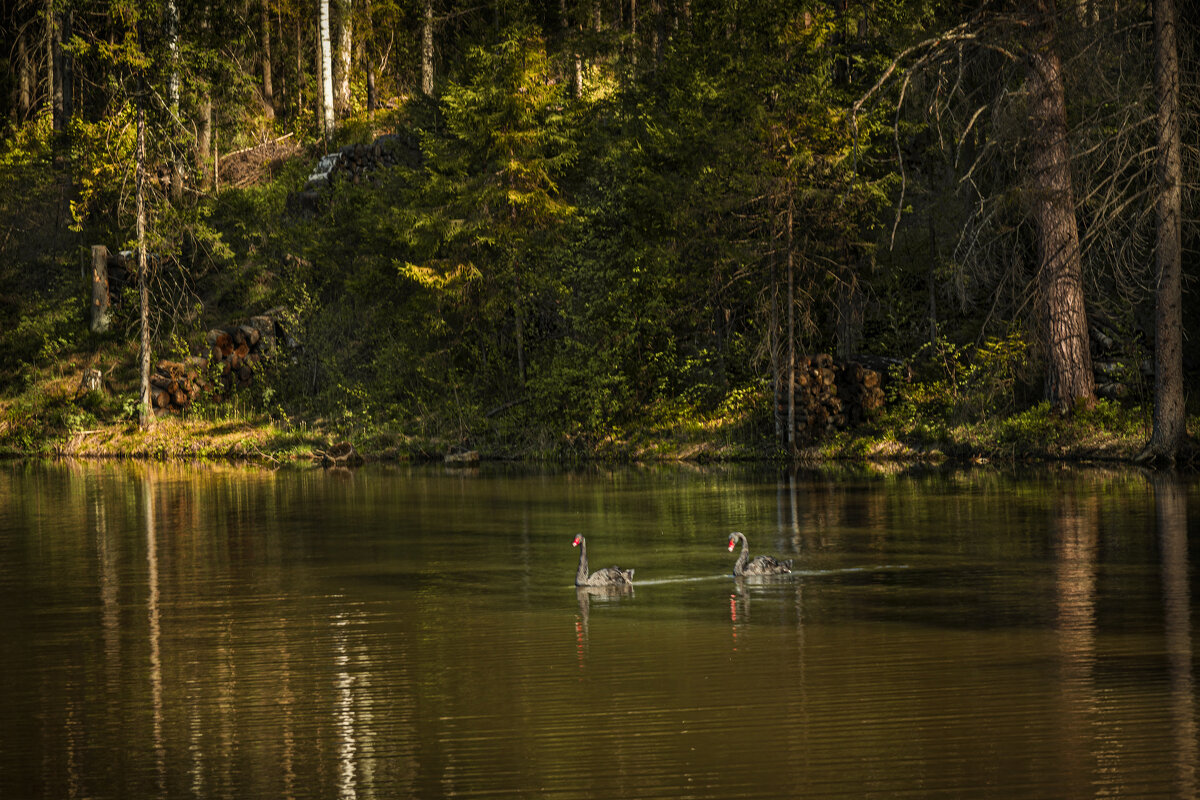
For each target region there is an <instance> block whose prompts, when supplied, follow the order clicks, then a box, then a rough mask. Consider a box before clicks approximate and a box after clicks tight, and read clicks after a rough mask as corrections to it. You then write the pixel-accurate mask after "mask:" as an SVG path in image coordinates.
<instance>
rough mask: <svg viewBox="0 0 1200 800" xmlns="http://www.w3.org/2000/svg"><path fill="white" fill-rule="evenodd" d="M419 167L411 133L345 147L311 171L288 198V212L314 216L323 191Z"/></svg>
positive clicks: (419, 158) (415, 141) (396, 134)
mask: <svg viewBox="0 0 1200 800" xmlns="http://www.w3.org/2000/svg"><path fill="white" fill-rule="evenodd" d="M420 163H421V147H420V143H419V142H418V141H417V138H416V136H415V134H413V133H412V132H411V131H401V132H399V133H388V134H384V135H383V136H380V137H379V138H377V139H376V140H375V141H373V142H371V143H370V144H362V143H359V144H348V145H346V146H345V147H343V148H342V149H340V150H335V151H334V152H332V153H326V154H325V155H324V156H322V157H321V159H320V161H318V162H317V164H316V166H314V167H313V170H312V172H311V173H310V174H309V176H308V180H307V181H306V182H305V184H304V188H303V189H301V190H300V191H298V192H291V193H290V194H289V195H288V199H287V206H288V210H289V211H291V212H293V213H312V212H315V211H316V210H317V209H318V207H319V205H320V202H321V198H322V197H323V196H325V195H326V192H325V191H324V190H326V189H331V188H333V187H335V186H336V185H337V184H339V183H362V182H363V181H366V180H370V179H371V177H372V173H373V172H375V170H377V169H379V168H381V167H393V166H396V165H398V164H402V165H405V166H409V167H416V166H418V165H419V164H420Z"/></svg>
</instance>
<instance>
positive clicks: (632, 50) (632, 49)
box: [629, 0, 638, 72]
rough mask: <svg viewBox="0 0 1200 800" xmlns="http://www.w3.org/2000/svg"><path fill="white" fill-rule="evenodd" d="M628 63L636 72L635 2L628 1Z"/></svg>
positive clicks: (636, 30)
mask: <svg viewBox="0 0 1200 800" xmlns="http://www.w3.org/2000/svg"><path fill="white" fill-rule="evenodd" d="M629 63H630V65H631V66H632V67H633V70H634V72H637V63H638V29H637V0H629Z"/></svg>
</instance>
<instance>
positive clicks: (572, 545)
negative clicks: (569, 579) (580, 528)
mask: <svg viewBox="0 0 1200 800" xmlns="http://www.w3.org/2000/svg"><path fill="white" fill-rule="evenodd" d="M731 546H732V545H731ZM571 547H579V537H575V541H573V542H571Z"/></svg>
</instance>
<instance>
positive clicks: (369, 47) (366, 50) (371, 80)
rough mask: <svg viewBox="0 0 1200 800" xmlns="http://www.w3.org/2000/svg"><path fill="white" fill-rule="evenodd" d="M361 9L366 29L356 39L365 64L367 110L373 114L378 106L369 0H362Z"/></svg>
mask: <svg viewBox="0 0 1200 800" xmlns="http://www.w3.org/2000/svg"><path fill="white" fill-rule="evenodd" d="M363 11H364V12H365V13H364V14H363V18H364V19H366V21H367V29H366V30H365V31H363V33H362V35H361V36H359V37H358V41H359V46H361V47H362V55H363V61H364V62H365V63H366V66H367V112H368V113H370V114H372V115H373V114H374V113H375V109H376V108H378V107H379V98H378V97H377V96H376V94H375V22H374V20H373V19H372V18H371V0H364V2H363Z"/></svg>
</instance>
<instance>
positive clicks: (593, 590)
mask: <svg viewBox="0 0 1200 800" xmlns="http://www.w3.org/2000/svg"><path fill="white" fill-rule="evenodd" d="M627 597H633V584H628V583H627V584H623V585H620V586H576V587H575V599H576V600H577V601H578V602H579V615H578V616H576V617H575V647H576V654H577V656H578V658H579V666H580V667H582V666H583V653H584V648H585V646H586V645H587V641H588V617H589V616H590V615H591V610H592V601H593V600H594V601H596V602H598V603H616V602H620V601H621V600H623V599H625V598H627Z"/></svg>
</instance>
